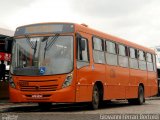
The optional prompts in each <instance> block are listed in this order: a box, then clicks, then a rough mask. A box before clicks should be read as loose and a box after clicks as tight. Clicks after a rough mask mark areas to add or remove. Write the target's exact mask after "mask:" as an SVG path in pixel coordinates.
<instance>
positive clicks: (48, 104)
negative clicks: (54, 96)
mask: <svg viewBox="0 0 160 120" xmlns="http://www.w3.org/2000/svg"><path fill="white" fill-rule="evenodd" d="M38 106H39V107H40V108H41V109H49V108H51V107H52V103H38Z"/></svg>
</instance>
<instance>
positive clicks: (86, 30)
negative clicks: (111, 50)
mask: <svg viewBox="0 0 160 120" xmlns="http://www.w3.org/2000/svg"><path fill="white" fill-rule="evenodd" d="M43 24H74V25H75V32H78V31H80V32H84V33H88V34H91V35H94V36H97V37H100V38H103V39H108V40H112V41H115V42H118V43H121V44H124V45H127V46H129V47H133V48H136V49H139V50H144V51H146V52H150V53H154V54H155V51H154V50H152V49H150V48H147V47H144V46H141V45H138V44H136V43H133V42H131V41H128V40H125V39H122V38H119V37H116V36H113V35H110V34H107V33H104V32H100V31H98V30H95V29H92V28H89V27H88V26H87V25H85V24H77V23H71V22H44V23H36V24H29V25H24V26H19V27H18V28H20V27H27V26H32V25H43Z"/></svg>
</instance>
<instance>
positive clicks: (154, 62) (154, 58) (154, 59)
mask: <svg viewBox="0 0 160 120" xmlns="http://www.w3.org/2000/svg"><path fill="white" fill-rule="evenodd" d="M152 57H153V67H154V71H155V72H156V71H157V68H156V56H155V55H152Z"/></svg>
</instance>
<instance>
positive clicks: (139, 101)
mask: <svg viewBox="0 0 160 120" xmlns="http://www.w3.org/2000/svg"><path fill="white" fill-rule="evenodd" d="M128 102H129V103H130V104H137V105H142V104H143V103H144V102H145V98H144V89H143V87H142V86H141V85H140V86H139V87H138V98H136V99H128Z"/></svg>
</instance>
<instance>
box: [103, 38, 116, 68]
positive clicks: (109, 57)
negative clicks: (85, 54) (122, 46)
mask: <svg viewBox="0 0 160 120" xmlns="http://www.w3.org/2000/svg"><path fill="white" fill-rule="evenodd" d="M106 51H107V52H106V62H107V64H109V65H117V64H118V63H117V54H116V53H117V52H116V51H117V50H116V43H114V42H111V41H106Z"/></svg>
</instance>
